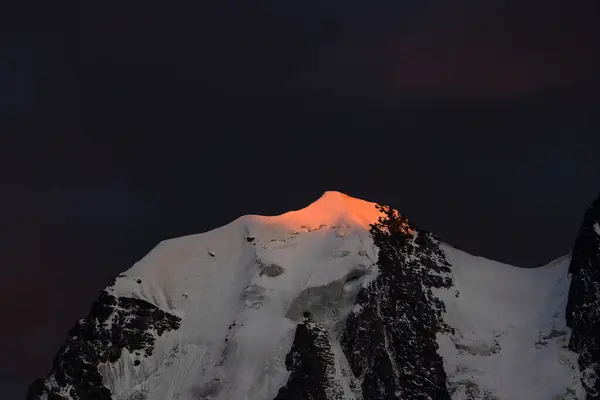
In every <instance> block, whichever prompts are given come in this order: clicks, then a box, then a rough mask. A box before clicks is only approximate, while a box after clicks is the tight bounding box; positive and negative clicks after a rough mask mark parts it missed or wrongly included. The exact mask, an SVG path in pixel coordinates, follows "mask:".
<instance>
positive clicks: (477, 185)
mask: <svg viewBox="0 0 600 400" xmlns="http://www.w3.org/2000/svg"><path fill="white" fill-rule="evenodd" d="M12 7H13V9H11V10H10V12H5V13H0V14H2V16H3V17H4V18H3V20H5V21H3V27H5V31H6V32H7V33H8V34H7V35H5V36H4V37H3V38H2V46H1V47H0V126H1V127H2V130H3V132H5V134H4V135H3V139H4V141H3V144H4V145H3V146H1V147H0V151H1V152H2V154H1V157H0V163H1V166H2V169H3V171H5V173H4V179H3V189H4V190H3V196H2V197H1V198H0V204H1V205H2V210H3V212H2V222H3V223H2V226H3V227H4V229H3V230H2V244H3V246H2V251H0V257H1V263H0V265H2V271H3V273H4V275H5V279H3V280H2V282H1V283H0V290H1V291H2V293H4V298H5V301H4V302H2V303H1V307H0V311H1V312H2V315H3V317H4V320H5V321H10V322H9V325H11V326H10V329H5V330H4V331H3V333H2V337H1V338H0V339H2V340H0V353H1V354H3V357H2V361H1V362H0V392H1V393H3V394H5V398H6V399H8V400H12V399H22V398H23V397H24V396H25V392H26V390H27V387H28V386H29V384H30V383H31V382H32V381H33V379H34V378H37V377H41V376H43V375H44V374H45V373H46V372H47V371H48V370H49V369H50V367H51V363H52V358H53V357H54V355H55V353H56V351H57V350H58V348H59V346H60V344H61V342H62V340H63V339H64V337H65V335H66V332H67V331H68V329H70V328H71V327H72V326H73V325H74V323H75V321H76V320H77V319H78V318H80V317H82V316H84V315H86V314H87V312H88V311H89V308H90V305H91V302H92V301H93V300H94V299H95V298H96V297H97V296H98V294H99V292H100V290H101V289H102V288H103V287H104V286H105V284H106V283H107V282H108V281H109V279H110V278H111V277H114V276H115V275H117V274H118V273H119V272H121V271H123V270H125V269H127V268H129V267H130V266H131V265H132V264H133V263H134V262H136V261H137V260H139V259H140V258H141V257H143V256H144V255H145V254H146V253H147V252H148V251H150V250H151V248H152V247H153V246H155V245H156V244H157V243H158V242H160V241H161V240H163V239H167V238H171V237H177V236H182V235H186V234H193V233H199V232H203V231H206V230H210V229H213V228H216V227H218V226H221V225H224V224H226V223H228V222H230V221H232V220H233V219H235V218H237V217H239V216H240V215H244V214H264V215H273V214H280V213H283V212H285V211H289V210H292V209H298V208H302V207H304V206H306V205H307V204H309V203H310V202H312V201H314V200H316V199H317V198H318V197H319V196H320V195H321V194H322V193H323V192H324V191H326V190H338V191H341V192H344V193H346V194H348V195H350V196H353V197H358V198H363V199H366V200H370V201H376V202H380V203H387V204H390V205H392V206H394V207H396V208H397V209H399V210H400V211H401V212H402V213H403V214H405V215H406V216H407V217H408V218H409V219H410V220H411V221H413V222H414V223H415V224H416V225H417V226H418V227H420V228H423V229H425V230H428V231H431V232H434V233H435V234H437V235H438V236H440V237H441V238H442V239H443V240H445V241H447V242H448V243H450V244H452V245H456V246H458V247H460V248H461V249H463V250H465V251H467V252H470V253H472V254H475V255H480V256H484V257H487V258H491V259H495V260H498V261H502V262H506V263H512V264H515V265H519V266H523V267H536V266H540V265H543V264H546V263H547V262H549V261H551V260H553V259H555V258H556V257H559V256H562V255H564V254H566V253H568V252H569V251H570V249H571V247H572V245H573V242H574V240H575V236H576V234H577V231H578V229H579V225H580V223H581V220H582V218H583V214H584V212H585V210H586V208H587V207H588V205H589V204H590V203H591V202H592V201H593V200H594V199H595V197H596V196H597V195H598V192H599V191H600V168H599V167H600V157H599V156H598V149H600V134H598V132H599V131H600V116H599V114H598V112H597V110H598V109H599V106H600V98H599V97H598V93H599V89H600V74H599V73H598V71H600V23H598V22H599V21H598V16H599V13H598V11H599V10H598V5H597V4H596V2H591V1H582V2H578V3H577V4H574V3H573V4H568V5H567V4H566V3H564V2H558V1H551V2H547V1H546V2H542V1H537V0H536V1H533V2H528V3H527V4H522V2H518V1H516V0H504V1H502V2H498V3H495V4H483V3H482V4H480V3H476V2H468V1H463V0H460V1H454V2H449V1H444V2H440V3H436V4H433V3H432V4H429V3H427V4H425V3H423V2H417V1H405V2H400V3H398V2H380V3H378V4H369V5H367V4H362V3H358V2H350V3H348V2H339V1H333V2H329V3H326V4H324V3H322V2H317V1H308V2H304V3H302V4H290V3H269V2H258V3H247V2H242V1H231V2H223V3H219V4H212V5H203V4H199V3H198V4H196V3H190V4H177V5H175V4H173V5H166V4H164V3H158V2H146V3H144V6H143V7H142V6H138V5H132V4H117V3H113V2H110V1H102V2H100V1H94V2H91V3H86V4H75V3H73V4H68V3H61V4H51V3H47V2H44V3H42V2H40V3H39V4H36V7H31V6H30V5H29V4H27V5H25V4H23V5H21V3H19V4H15V5H13V6H12Z"/></svg>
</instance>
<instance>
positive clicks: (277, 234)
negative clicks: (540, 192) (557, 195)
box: [28, 192, 599, 400]
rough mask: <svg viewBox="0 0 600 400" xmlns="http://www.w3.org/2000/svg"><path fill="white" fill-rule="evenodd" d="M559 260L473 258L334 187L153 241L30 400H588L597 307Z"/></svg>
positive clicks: (581, 278)
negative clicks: (305, 199) (297, 205)
mask: <svg viewBox="0 0 600 400" xmlns="http://www.w3.org/2000/svg"><path fill="white" fill-rule="evenodd" d="M380 217H381V219H380ZM378 221H379V222H378ZM595 221H596V222H598V219H597V218H596V220H595ZM594 226H595V225H593V224H590V225H589V227H590V232H592V233H594V234H595V230H594ZM596 249H597V247H596ZM582 254H583V253H582ZM585 254H588V256H586V257H589V253H585ZM595 254H596V255H595V257H596V258H595V260H596V261H597V260H598V258H597V257H598V254H597V253H595ZM577 257H579V256H577V255H576V253H574V258H573V263H572V264H571V269H572V270H573V271H574V275H573V276H574V279H573V285H579V286H578V287H577V291H578V292H579V291H581V290H590V291H591V293H592V294H593V293H596V292H593V290H597V288H598V286H597V284H598V279H596V278H598V275H597V271H598V268H596V270H594V271H596V275H593V274H592V273H591V272H590V273H586V275H581V274H580V275H577V273H578V272H577V271H575V268H574V267H573V265H574V263H575V262H576V260H577V259H578V258H577ZM569 261H570V259H569V258H568V257H565V258H563V259H559V260H557V261H555V262H553V263H551V264H550V265H548V266H546V267H542V268H538V269H529V270H527V269H520V268H516V267H512V266H509V265H504V264H500V263H496V262H493V261H489V260H486V259H483V258H479V257H474V256H471V255H469V254H466V253H464V252H462V251H459V250H457V249H454V248H452V247H450V246H448V245H445V244H443V243H441V242H440V241H439V239H437V238H436V237H435V236H434V235H432V234H430V233H427V232H423V231H420V230H418V229H416V228H415V227H414V226H412V225H411V224H410V223H409V222H408V221H407V220H406V219H405V218H404V217H403V216H402V215H400V214H398V213H397V212H395V211H394V210H390V209H389V208H385V207H384V208H376V205H375V204H374V203H370V202H366V201H363V200H359V199H354V198H351V197H349V196H346V195H344V194H342V193H339V192H326V193H325V194H324V195H323V196H322V197H321V198H320V199H319V200H317V201H316V202H315V203H313V204H311V205H309V206H308V207H306V208H304V209H302V210H299V211H294V212H289V213H286V214H283V215H280V216H276V217H263V216H245V217H241V218H239V219H237V220H236V221H234V222H232V223H231V224H229V225H226V226H224V227H221V228H218V229H215V230H213V231H210V232H206V233H203V234H198V235H192V236H187V237H182V238H178V239H172V240H167V241H164V242H162V243H160V244H159V245H158V246H157V247H156V248H155V249H154V250H152V251H151V252H150V253H149V254H148V255H147V256H146V257H144V258H143V259H142V260H141V261H139V262H138V263H136V264H135V265H134V266H133V267H132V268H131V269H129V270H128V271H126V272H125V273H124V274H121V275H120V276H119V277H118V278H117V279H116V280H115V281H114V282H113V283H111V285H109V286H108V287H107V288H106V289H105V290H104V291H103V293H102V295H101V297H100V299H99V300H98V301H97V302H96V303H94V306H93V307H92V311H91V312H90V315H89V316H88V317H87V318H85V319H82V320H80V321H79V322H78V323H77V325H76V327H75V328H74V329H73V330H72V331H71V332H69V337H68V338H67V340H66V342H65V345H64V346H63V347H62V348H61V350H60V351H59V354H58V355H57V356H56V359H55V362H54V366H53V370H52V371H51V372H50V374H49V375H48V376H47V377H46V378H45V379H43V380H38V381H36V382H35V383H34V384H33V385H32V387H31V389H30V394H29V396H28V400H38V399H41V400H64V399H72V400H81V399H87V400H92V399H94V400H104V399H106V400H109V399H111V400H208V399H220V400H225V399H232V400H238V399H249V400H263V399H264V400H272V399H278V400H282V399H315V400H317V399H396V398H398V399H410V400H412V399H415V400H418V399H453V400H466V399H497V400H550V399H581V400H583V399H586V398H588V399H597V398H598V397H593V396H595V394H594V392H593V390H595V389H594V387H596V388H597V384H598V383H597V382H598V381H596V380H595V378H594V373H596V371H597V365H598V364H597V361H598V343H599V341H597V340H596V339H594V338H595V337H597V336H594V334H596V333H595V332H598V326H597V325H594V324H597V320H596V322H595V321H594V320H591V319H590V318H591V317H592V316H593V315H595V314H593V311H590V310H597V308H593V307H597V305H598V303H597V302H596V303H594V301H598V299H599V297H594V296H593V295H592V296H591V297H590V295H587V294H579V295H573V294H571V296H570V297H569V284H570V280H569V276H568V274H567V273H568V268H569ZM596 265H598V264H596ZM580 269H581V268H580ZM590 279H596V280H595V281H594V282H596V283H590ZM577 282H579V283H577ZM582 285H584V286H582ZM585 285H587V286H585ZM594 285H596V286H594ZM580 286H581V287H580ZM582 288H583V289H582ZM572 292H573V290H572ZM567 298H569V305H571V304H573V306H572V307H571V309H569V307H567ZM571 298H572V299H571ZM565 309H567V310H568V312H567V320H568V319H569V318H571V322H570V324H569V325H570V326H571V327H572V328H573V335H571V330H570V329H569V328H567V326H566V322H565ZM569 310H570V311H569ZM569 316H570V317H569ZM594 330H595V331H594ZM596 335H597V334H596ZM573 351H575V352H577V353H578V354H581V356H580V357H579V359H578V355H577V354H576V353H575V352H573ZM580 366H581V367H582V368H583V370H585V371H584V373H580V372H579V371H580V369H579V367H580ZM594 368H596V369H594ZM582 382H583V384H582ZM594 385H596V386H594ZM584 386H585V388H584ZM586 389H587V390H588V392H587V397H586V392H585V390H586Z"/></svg>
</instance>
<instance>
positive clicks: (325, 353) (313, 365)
mask: <svg viewBox="0 0 600 400" xmlns="http://www.w3.org/2000/svg"><path fill="white" fill-rule="evenodd" d="M334 363H335V362H334V354H333V352H332V351H331V344H330V341H329V334H328V333H327V330H325V328H323V327H322V326H321V325H319V324H317V323H315V322H313V321H312V320H311V318H310V316H308V315H306V316H305V318H304V319H303V320H302V322H301V323H299V324H298V327H297V328H296V336H295V337H294V344H293V345H292V349H291V350H290V352H289V353H288V355H287V356H286V358H285V366H286V368H287V369H288V370H289V371H291V374H290V377H289V379H288V382H287V384H286V385H285V386H284V387H282V388H281V389H280V390H279V393H278V394H277V397H275V400H338V399H339V400H342V399H343V393H342V389H341V387H340V386H339V384H338V382H336V381H335V366H334Z"/></svg>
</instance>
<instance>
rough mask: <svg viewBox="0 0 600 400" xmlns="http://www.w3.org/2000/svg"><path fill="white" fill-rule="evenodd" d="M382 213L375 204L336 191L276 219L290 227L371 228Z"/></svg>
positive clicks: (329, 192) (329, 191)
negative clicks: (338, 226)
mask: <svg viewBox="0 0 600 400" xmlns="http://www.w3.org/2000/svg"><path fill="white" fill-rule="evenodd" d="M379 215H380V212H379V210H377V208H376V207H375V203H373V202H370V201H366V200H361V199H358V198H355V197H352V196H349V195H347V194H345V193H342V192H338V191H335V190H328V191H326V192H324V193H323V194H322V195H321V197H319V198H318V199H317V200H316V201H314V202H312V203H311V204H309V205H308V206H306V207H304V208H302V209H300V210H296V211H290V212H287V213H285V214H282V215H278V216H276V217H266V218H268V219H271V218H273V219H275V221H276V222H278V223H282V224H285V225H288V226H297V225H307V226H312V225H314V226H317V225H340V224H349V225H356V226H361V227H363V228H367V229H368V228H369V227H370V225H371V224H372V223H374V222H375V221H377V219H378V218H379Z"/></svg>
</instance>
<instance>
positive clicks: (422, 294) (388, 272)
mask: <svg viewBox="0 0 600 400" xmlns="http://www.w3.org/2000/svg"><path fill="white" fill-rule="evenodd" d="M382 211H384V212H385V213H386V217H385V218H382V219H380V221H379V222H378V223H376V224H374V225H373V226H372V229H371V234H372V235H373V239H374V242H375V244H376V245H377V246H378V248H379V260H378V263H377V266H378V268H379V275H378V277H377V278H376V279H375V280H374V281H372V282H370V283H369V284H368V285H367V286H366V287H365V288H363V289H361V290H360V292H359V293H358V296H357V298H356V302H355V305H354V309H353V311H352V312H351V313H350V315H349V316H348V318H347V319H346V322H345V325H344V327H343V332H342V333H341V337H340V344H341V347H342V351H343V353H344V355H345V357H346V359H347V361H348V363H349V366H350V369H351V372H349V373H350V374H351V375H353V376H350V377H346V378H347V381H348V382H349V383H350V385H351V389H352V390H353V391H354V392H355V394H356V395H357V396H356V397H358V398H360V397H362V398H363V399H399V398H401V399H411V400H419V399H436V400H444V399H448V400H449V399H450V394H449V393H448V389H447V388H446V373H445V372H444V368H443V361H442V358H441V357H440V356H439V355H438V353H437V349H438V345H437V343H436V334H437V333H443V332H449V331H451V328H450V327H449V326H447V325H446V324H445V323H444V322H443V321H442V312H443V311H444V304H443V303H442V302H441V301H440V300H439V299H437V298H436V297H435V296H434V295H433V294H432V292H431V288H432V287H436V288H441V287H446V288H448V287H450V286H452V279H451V275H450V269H449V264H448V262H447V261H446V260H445V257H444V254H443V253H442V251H441V250H440V249H439V247H438V242H437V239H435V237H434V236H433V235H431V234H429V233H424V232H418V231H416V230H415V229H414V228H413V227H412V226H410V224H409V223H408V221H407V220H406V218H404V217H403V216H402V215H400V214H398V213H397V212H396V211H394V210H392V209H390V208H388V207H383V208H382ZM350 278H351V277H349V278H348V279H349V280H351V279H350ZM330 349H331V346H330V342H329V336H328V334H327V332H326V331H325V330H324V329H323V328H322V327H321V326H320V325H317V324H314V323H311V322H308V321H306V322H303V323H300V324H299V325H298V328H297V331H296V338H295V341H294V345H293V347H292V350H291V351H290V353H289V354H288V356H287V359H286V366H287V368H288V370H289V371H291V375H290V378H289V380H288V383H287V385H286V386H285V387H284V388H282V389H281V391H280V392H279V394H278V396H277V398H276V399H338V398H341V397H340V396H341V394H342V392H341V391H340V390H339V389H338V387H337V386H336V384H335V381H333V380H332V379H331V378H330V377H331V376H332V375H333V374H334V372H335V366H334V357H333V354H332V353H331V350H330ZM340 372H341V374H340V375H345V371H340Z"/></svg>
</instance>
